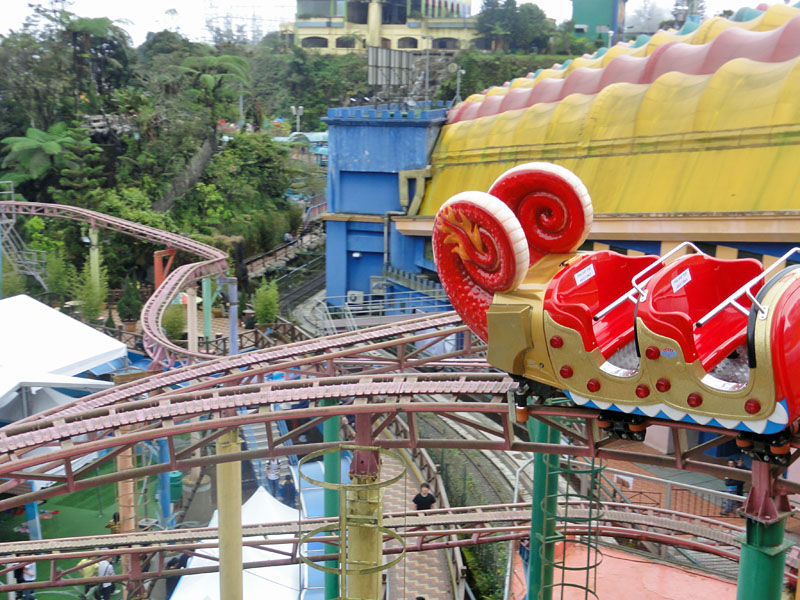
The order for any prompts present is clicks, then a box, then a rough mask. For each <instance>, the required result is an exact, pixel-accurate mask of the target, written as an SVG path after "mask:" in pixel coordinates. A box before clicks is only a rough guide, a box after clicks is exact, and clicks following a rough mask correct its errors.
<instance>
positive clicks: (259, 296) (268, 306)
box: [253, 279, 278, 326]
mask: <svg viewBox="0 0 800 600" xmlns="http://www.w3.org/2000/svg"><path fill="white" fill-rule="evenodd" d="M253 310H254V311H255V313H256V322H257V323H258V324H259V325H262V326H263V325H269V324H271V323H274V322H275V317H277V316H278V286H277V285H275V282H274V281H267V280H266V279H265V280H264V281H263V282H262V283H261V285H260V286H258V289H257V290H256V293H255V295H254V296H253Z"/></svg>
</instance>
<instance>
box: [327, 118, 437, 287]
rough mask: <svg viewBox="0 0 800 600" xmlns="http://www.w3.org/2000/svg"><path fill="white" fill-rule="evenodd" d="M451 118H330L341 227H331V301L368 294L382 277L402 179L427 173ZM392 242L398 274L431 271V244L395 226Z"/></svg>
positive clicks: (332, 203) (331, 191) (333, 188)
mask: <svg viewBox="0 0 800 600" xmlns="http://www.w3.org/2000/svg"><path fill="white" fill-rule="evenodd" d="M445 115H446V111H445V110H444V109H433V110H416V111H406V112H404V111H401V110H398V109H395V108H393V107H387V108H385V109H378V110H376V109H364V108H334V109H331V110H329V111H328V117H327V118H326V119H325V122H326V123H327V124H328V148H329V155H328V156H329V162H328V190H327V195H328V210H329V211H330V212H332V213H336V214H338V215H341V219H342V220H329V221H327V223H326V228H327V235H328V238H327V249H326V253H327V257H326V258H327V278H326V286H327V295H328V297H329V298H330V297H340V296H345V295H346V294H347V292H348V291H351V290H358V291H362V292H364V293H369V292H370V289H369V284H370V277H371V276H380V275H382V274H383V273H384V221H383V217H384V215H385V214H386V213H387V212H390V211H393V212H399V211H402V210H403V207H402V206H401V205H400V191H399V178H398V173H399V172H400V171H405V170H410V169H421V168H424V167H426V166H427V165H428V159H429V156H430V152H431V151H432V149H433V145H434V143H435V142H436V138H437V136H438V134H439V129H440V128H441V126H442V125H443V124H444V122H445ZM414 187H415V184H414V183H413V182H412V183H411V184H410V185H409V197H413V194H414ZM345 215H347V216H345ZM389 241H390V243H389V246H390V252H389V255H390V262H391V263H392V264H393V265H394V266H395V267H397V268H399V269H402V270H403V271H407V272H408V273H415V274H418V273H420V272H421V271H422V270H423V269H424V268H428V269H430V268H431V267H432V263H430V261H425V260H424V254H425V243H426V242H428V243H429V239H428V238H422V237H419V238H418V237H407V236H403V235H400V234H399V233H398V232H397V231H396V229H395V228H394V226H391V227H390V236H389Z"/></svg>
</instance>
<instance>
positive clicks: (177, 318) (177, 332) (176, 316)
mask: <svg viewBox="0 0 800 600" xmlns="http://www.w3.org/2000/svg"><path fill="white" fill-rule="evenodd" d="M161 325H162V326H163V327H164V335H166V336H167V337H168V338H169V339H171V340H172V341H176V340H179V339H181V338H182V337H183V334H184V332H185V331H186V309H185V308H184V307H183V306H182V305H180V304H171V305H170V306H168V307H167V310H165V311H164V317H163V318H162V319H161Z"/></svg>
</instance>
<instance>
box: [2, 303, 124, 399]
mask: <svg viewBox="0 0 800 600" xmlns="http://www.w3.org/2000/svg"><path fill="white" fill-rule="evenodd" d="M126 353H127V349H126V347H125V344H123V343H122V342H120V341H117V340H115V339H114V338H111V337H109V336H107V335H105V334H103V333H100V332H99V331H97V330H95V329H92V328H91V327H89V326H88V325H84V324H83V323H81V322H80V321H76V320H75V319H73V318H72V317H68V316H67V315H65V314H63V313H61V312H59V311H57V310H54V309H52V308H50V307H49V306H47V305H45V304H42V303H41V302H38V301H36V300H34V299H33V298H30V297H28V296H13V297H11V298H5V299H3V300H0V406H3V405H5V404H7V403H8V402H10V401H11V400H12V399H13V398H14V397H16V395H17V391H18V389H19V388H20V387H21V386H22V385H35V386H40V387H77V385H78V383H79V382H76V381H75V380H74V378H72V377H69V376H70V375H76V374H78V373H82V372H84V371H86V370H88V369H90V368H91V367H94V366H96V365H98V364H102V363H105V362H109V361H111V360H114V359H115V358H120V357H122V356H125V355H126ZM58 376H67V377H58ZM84 383H85V385H84V389H86V386H88V388H90V389H91V388H94V389H96V388H97V386H98V385H101V384H98V383H97V382H87V381H85V382H84Z"/></svg>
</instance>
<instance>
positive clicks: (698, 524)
mask: <svg viewBox="0 0 800 600" xmlns="http://www.w3.org/2000/svg"><path fill="white" fill-rule="evenodd" d="M585 505H586V502H585V501H573V502H569V503H568V504H564V503H562V504H561V506H560V507H559V517H560V518H561V519H569V518H571V517H573V516H574V515H575V514H576V513H575V511H576V509H577V511H580V510H582V509H584V510H585ZM604 508H605V510H604V511H603V512H602V513H600V514H598V516H597V523H596V524H595V525H591V526H589V527H588V528H587V525H585V524H581V525H577V524H574V523H570V524H568V526H567V533H568V534H569V535H575V536H579V535H584V534H586V533H587V532H588V530H589V528H591V531H592V533H593V534H595V535H600V536H607V537H614V538H626V539H632V540H637V541H650V542H657V543H661V544H669V545H671V546H679V547H684V548H687V549H691V550H696V551H702V552H707V553H710V554H714V555H717V556H721V557H725V558H728V559H730V560H733V561H737V560H738V559H739V547H740V541H739V537H740V535H741V533H742V532H743V528H742V527H739V526H735V525H731V524H729V523H726V522H722V521H716V520H714V519H708V518H705V517H698V516H695V515H689V514H684V513H679V512H676V511H672V510H667V509H661V508H657V507H652V506H637V505H630V504H621V503H609V504H604ZM529 519H530V504H525V503H519V504H507V505H488V506H487V505H484V506H469V507H459V508H455V509H438V510H433V511H428V512H426V513H418V512H408V513H386V514H385V515H384V517H383V524H384V526H385V527H387V528H389V529H394V530H396V532H397V534H398V535H400V536H401V537H403V538H404V539H405V540H406V551H411V552H414V551H429V550H434V549H441V548H451V547H460V546H470V545H477V544H485V543H495V542H501V541H507V540H513V539H520V538H522V537H525V536H527V535H528V534H529V533H530V531H529V528H530V524H529ZM335 522H337V520H336V518H320V519H312V520H308V521H302V522H299V523H298V522H297V521H289V522H283V523H270V524H257V525H248V526H244V528H243V532H242V534H243V541H242V544H243V545H244V546H250V547H257V548H260V549H264V550H269V551H271V552H272V553H273V554H274V555H275V556H278V557H279V558H274V559H272V560H267V561H262V562H258V563H248V564H247V565H245V567H246V568H248V567H249V568H255V567H265V566H276V565H285V564H296V563H297V562H298V558H297V555H298V553H299V551H300V550H299V547H300V544H299V542H300V536H301V535H302V534H306V533H308V532H310V531H311V530H313V529H315V528H317V527H320V526H322V525H326V524H330V523H335ZM487 523H488V525H487ZM642 525H645V526H646V527H648V529H647V530H641V529H636V527H640V526H642ZM454 526H455V527H456V529H455V531H456V532H457V534H458V536H460V537H459V538H458V539H457V540H455V541H454V540H453V539H452V538H451V539H448V538H449V537H450V536H452V535H453V533H454V529H452V527H454ZM218 533H219V531H218V529H216V528H197V529H187V530H173V531H163V532H140V533H132V534H116V535H104V536H94V537H83V538H64V539H54V540H36V541H26V542H12V543H9V544H6V545H4V546H3V548H2V553H1V554H0V574H2V573H3V572H6V571H9V570H11V569H12V568H13V567H14V565H15V564H16V563H18V562H20V561H22V562H43V563H47V562H49V563H50V568H49V569H47V572H48V573H49V574H50V577H49V579H48V580H43V581H39V582H37V583H36V584H23V585H11V586H0V592H3V591H13V590H19V589H26V586H27V587H30V588H31V589H36V588H45V587H64V586H71V585H82V584H90V585H92V584H95V583H100V582H102V581H124V580H125V579H123V578H124V577H125V576H122V575H115V576H112V577H106V578H102V577H92V578H67V577H65V576H66V575H68V574H70V573H73V572H75V571H76V568H75V567H71V568H67V569H59V567H58V564H57V561H59V560H72V561H74V560H75V559H78V558H85V557H88V558H89V559H90V560H95V561H97V560H101V559H102V558H109V557H112V556H123V555H127V556H129V557H130V560H132V561H133V562H134V563H137V567H140V566H141V562H142V561H147V562H149V563H150V565H151V567H152V565H153V562H155V564H156V567H155V568H154V569H151V570H144V571H143V570H142V569H141V568H135V569H132V571H131V573H129V574H128V576H127V579H132V580H136V581H141V580H143V579H153V578H158V577H165V576H180V575H188V574H193V573H202V572H212V571H216V570H217V569H216V567H210V568H209V567H200V568H197V567H195V568H187V569H179V570H166V569H165V568H164V565H165V562H166V557H167V555H168V554H174V553H184V554H188V555H193V556H201V557H202V556H207V557H209V558H212V559H215V557H214V556H213V555H208V554H204V551H206V550H208V549H215V548H218V542H215V541H214V539H215V538H217V537H218ZM315 541H317V542H326V543H329V544H332V545H337V544H338V541H339V540H338V537H336V536H330V535H328V536H319V537H316V538H315ZM385 541H388V538H385ZM282 548H285V549H282ZM42 550H46V551H48V552H50V553H51V554H49V555H47V556H44V555H41V554H37V552H41V551H42ZM398 551H399V548H391V547H386V548H384V554H391V553H396V552H398ZM336 556H337V555H336V554H326V555H321V556H317V557H315V558H314V559H313V560H328V559H332V558H336ZM144 557H147V558H144ZM154 558H155V560H153V559H154ZM215 560H216V559H215ZM791 566H792V565H791V564H790V561H787V568H790V567H791ZM787 577H788V578H789V579H793V578H794V575H792V574H791V573H788V572H787ZM33 586H35V587H33Z"/></svg>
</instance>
